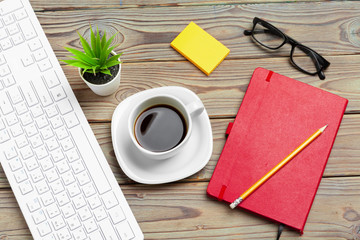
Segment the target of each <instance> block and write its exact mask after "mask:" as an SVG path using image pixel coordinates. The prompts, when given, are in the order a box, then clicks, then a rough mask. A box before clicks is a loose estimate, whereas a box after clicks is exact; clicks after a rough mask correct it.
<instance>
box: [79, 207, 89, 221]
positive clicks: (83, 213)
mask: <svg viewBox="0 0 360 240" xmlns="http://www.w3.org/2000/svg"><path fill="white" fill-rule="evenodd" d="M75 206H76V205H75ZM77 212H78V214H79V216H80V219H81V221H85V220H86V219H89V218H91V216H92V214H91V211H90V209H89V208H88V207H87V206H85V207H83V208H80V209H78V211H77Z"/></svg>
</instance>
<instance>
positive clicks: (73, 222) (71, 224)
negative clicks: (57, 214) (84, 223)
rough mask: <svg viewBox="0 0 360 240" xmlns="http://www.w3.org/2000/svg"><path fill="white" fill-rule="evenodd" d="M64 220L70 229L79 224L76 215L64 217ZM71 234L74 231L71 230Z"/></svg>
mask: <svg viewBox="0 0 360 240" xmlns="http://www.w3.org/2000/svg"><path fill="white" fill-rule="evenodd" d="M66 222H67V224H68V226H69V228H70V230H72V231H73V230H74V229H76V228H78V227H80V226H81V223H80V221H79V218H78V217H77V216H76V215H75V216H72V217H70V218H68V219H66ZM73 234H74V232H73ZM74 235H75V234H74Z"/></svg>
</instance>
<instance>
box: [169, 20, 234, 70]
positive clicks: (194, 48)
mask: <svg viewBox="0 0 360 240" xmlns="http://www.w3.org/2000/svg"><path fill="white" fill-rule="evenodd" d="M170 45H171V47H173V48H174V49H175V50H176V51H178V52H179V53H180V54H181V55H183V56H184V57H185V58H186V59H188V60H189V61H190V62H192V63H193V64H194V65H195V66H197V67H198V68H199V69H200V70H201V71H203V72H204V73H205V74H206V75H208V76H209V75H210V73H211V72H212V71H213V70H214V69H215V68H216V67H217V66H218V65H219V64H220V63H221V62H222V61H223V60H224V58H225V57H226V56H227V55H228V54H229V52H230V50H229V49H228V48H227V47H225V46H224V45H223V44H222V43H220V42H219V41H218V40H216V39H215V38H214V37H213V36H211V35H210V34H209V33H207V32H206V31H205V30H203V29H202V28H201V27H199V26H198V25H196V24H195V23H194V22H190V24H189V25H188V26H187V27H186V28H185V29H184V30H183V31H182V32H181V33H180V34H179V35H178V36H177V37H176V38H175V39H174V40H173V41H172V42H171V44H170Z"/></svg>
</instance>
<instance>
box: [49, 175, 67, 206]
mask: <svg viewBox="0 0 360 240" xmlns="http://www.w3.org/2000/svg"><path fill="white" fill-rule="evenodd" d="M50 187H51V189H52V191H53V193H54V194H58V193H60V192H62V191H64V186H63V184H62V183H61V181H60V179H58V180H56V181H54V182H52V183H50ZM60 198H61V197H60ZM62 202H63V201H62Z"/></svg>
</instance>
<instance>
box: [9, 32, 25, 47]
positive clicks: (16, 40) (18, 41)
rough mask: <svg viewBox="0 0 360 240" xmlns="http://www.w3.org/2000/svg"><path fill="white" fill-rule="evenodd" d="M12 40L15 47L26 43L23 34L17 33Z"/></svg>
mask: <svg viewBox="0 0 360 240" xmlns="http://www.w3.org/2000/svg"><path fill="white" fill-rule="evenodd" d="M11 39H12V41H13V43H14V45H15V46H16V45H19V44H21V43H23V42H24V38H23V36H22V35H21V33H16V34H15V35H14V36H12V37H11Z"/></svg>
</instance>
